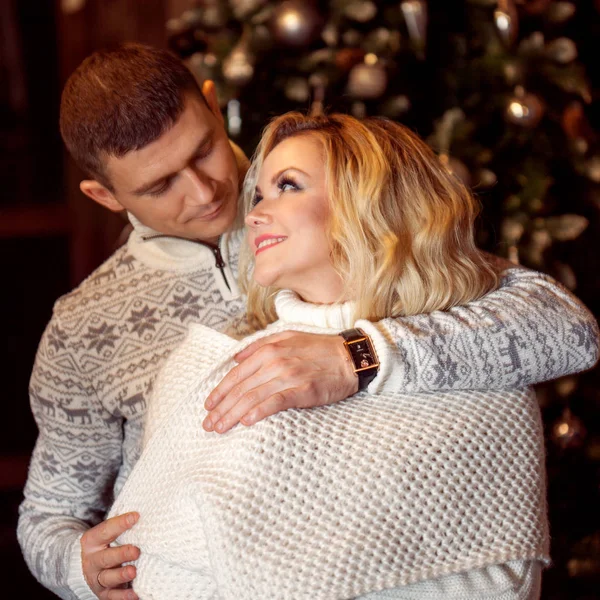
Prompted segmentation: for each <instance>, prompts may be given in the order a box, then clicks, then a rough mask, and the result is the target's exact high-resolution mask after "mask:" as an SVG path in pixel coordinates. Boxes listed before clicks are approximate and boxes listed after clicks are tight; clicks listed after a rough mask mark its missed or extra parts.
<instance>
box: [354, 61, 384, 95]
mask: <svg viewBox="0 0 600 600" xmlns="http://www.w3.org/2000/svg"><path fill="white" fill-rule="evenodd" d="M370 56H373V55H370V54H367V56H366V57H365V60H367V58H368V57H370ZM387 82H388V78H387V73H386V71H385V68H384V67H383V65H381V63H380V62H379V61H377V62H375V63H371V64H369V63H368V62H363V63H360V64H358V65H355V66H354V67H352V70H351V71H350V75H349V77H348V93H349V94H351V95H352V96H354V97H355V98H361V99H365V100H372V99H374V98H379V97H380V96H381V95H383V93H384V92H385V90H386V88H387Z"/></svg>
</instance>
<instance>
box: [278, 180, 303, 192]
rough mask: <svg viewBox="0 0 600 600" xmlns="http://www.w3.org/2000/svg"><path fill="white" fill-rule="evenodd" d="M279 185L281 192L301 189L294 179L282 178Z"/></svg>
mask: <svg viewBox="0 0 600 600" xmlns="http://www.w3.org/2000/svg"><path fill="white" fill-rule="evenodd" d="M277 187H278V188H279V191H281V192H289V191H290V190H299V189H300V186H299V185H298V184H297V183H296V182H295V181H294V180H292V179H282V180H281V181H280V182H279V183H278V184H277Z"/></svg>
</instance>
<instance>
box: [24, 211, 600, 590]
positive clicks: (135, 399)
mask: <svg viewBox="0 0 600 600" xmlns="http://www.w3.org/2000/svg"><path fill="white" fill-rule="evenodd" d="M135 226H136V231H135V232H134V234H132V237H131V239H130V241H129V243H128V245H127V246H126V247H124V248H122V249H120V250H119V251H117V252H116V253H115V254H114V255H113V256H112V257H111V258H109V260H108V261H107V262H106V263H104V264H103V265H102V266H101V267H100V268H99V269H97V270H96V271H95V272H94V273H93V274H92V275H91V276H90V277H89V278H88V279H87V280H86V281H85V282H83V283H82V284H81V286H79V287H78V288H77V289H76V290H74V291H73V292H71V293H70V294H68V295H67V296H65V297H63V298H61V299H60V300H59V301H58V302H57V303H56V305H55V308H54V313H53V316H52V319H51V321H50V323H49V324H48V326H47V328H46V331H45V333H44V335H43V337H42V340H41V342H40V346H39V349H38V354H37V358H36V363H35V366H34V369H33V373H32V378H31V385H30V397H31V405H32V411H33V414H34V416H35V419H36V421H37V424H38V427H39V430H40V434H39V438H38V441H37V444H36V447H35V449H34V452H33V456H32V460H31V466H30V471H29V477H28V481H27V485H26V488H25V500H24V502H23V504H22V505H21V509H20V519H19V528H18V537H19V542H20V544H21V547H22V549H23V553H24V556H25V559H26V561H27V564H28V565H29V568H30V569H31V571H32V572H33V574H34V575H35V576H36V578H37V579H38V580H39V581H40V582H41V583H42V584H43V585H45V586H46V587H48V588H49V589H51V590H53V591H54V592H55V593H56V594H58V595H59V596H61V597H62V598H76V597H78V596H77V594H76V593H75V592H74V591H73V587H72V585H73V584H71V586H70V585H69V582H68V580H69V560H70V557H71V556H72V555H75V556H76V555H77V544H78V539H79V536H80V535H81V533H82V532H84V531H85V530H86V529H87V528H88V527H90V525H93V524H95V523H98V522H99V521H100V520H102V519H103V518H104V516H105V513H106V511H107V509H108V507H109V506H110V504H111V502H112V499H113V498H114V496H115V493H117V492H118V491H119V489H120V488H121V487H122V485H123V482H124V480H125V479H126V477H127V475H128V473H129V472H130V471H131V468H132V466H133V464H134V463H135V461H136V460H137V458H138V455H139V447H140V441H141V423H142V418H143V415H144V413H145V411H146V409H147V406H146V402H147V398H148V395H149V393H150V390H151V388H152V385H153V382H154V379H155V377H156V374H157V373H158V370H159V368H160V367H161V365H162V364H163V362H164V361H165V359H166V357H167V356H168V355H169V354H170V352H171V351H172V350H173V348H174V347H175V346H176V345H177V344H178V343H179V342H180V341H181V340H182V339H183V337H184V336H185V333H186V332H187V329H188V327H189V324H190V323H202V324H204V325H207V326H209V327H212V328H214V329H217V330H221V331H222V330H224V329H226V328H227V327H228V324H230V323H231V322H236V323H240V322H241V323H242V324H243V320H242V321H240V319H239V317H240V313H241V311H242V310H243V300H242V299H241V298H240V297H238V296H237V288H236V287H235V285H232V282H231V281H228V283H229V284H230V285H232V288H233V292H232V291H231V290H229V288H227V286H226V285H225V284H224V280H223V275H222V273H221V272H220V271H219V269H217V268H216V267H215V261H214V256H213V255H212V253H211V252H210V250H208V249H207V248H204V247H202V246H198V245H195V244H193V243H191V242H188V241H185V240H163V239H160V238H158V239H153V240H150V241H143V238H144V236H148V235H150V236H151V234H152V232H149V231H147V230H145V228H143V227H140V225H139V224H138V223H135ZM239 242H240V236H239V235H238V236H234V237H233V238H232V240H231V242H230V243H229V242H228V243H227V244H225V247H224V248H223V250H224V258H225V261H226V262H227V263H228V267H227V269H226V271H227V273H229V278H230V279H231V280H233V279H234V276H235V275H236V269H237V252H238V245H239ZM472 306H473V305H469V306H467V307H463V308H461V309H453V310H452V311H449V312H448V313H433V314H432V315H427V316H423V317H417V318H410V319H399V320H397V321H395V322H394V321H393V320H390V319H386V320H385V321H382V322H381V323H380V324H379V325H377V326H376V325H372V326H371V325H370V326H371V328H372V332H370V333H372V335H373V337H374V339H375V344H376V348H377V352H378V353H379V354H380V355H381V356H384V355H388V359H389V360H388V364H387V365H386V363H385V361H384V362H383V363H382V372H381V374H380V375H379V376H378V377H376V378H375V380H374V382H373V383H372V384H371V386H373V389H375V387H378V388H379V389H386V388H387V387H388V386H391V387H392V388H393V387H394V386H396V385H397V383H396V376H394V377H391V376H390V375H391V374H392V372H393V373H394V374H397V373H400V374H401V375H399V376H400V377H401V378H402V380H401V383H400V384H399V387H397V388H396V389H400V390H403V389H406V390H407V391H411V392H412V391H435V390H444V389H465V388H473V389H485V388H488V389H502V388H504V387H507V386H513V385H515V381H516V380H518V381H520V382H521V383H522V384H523V385H525V384H532V383H536V382H538V381H541V380H544V379H547V378H552V377H558V376H560V375H564V374H567V373H572V372H576V371H579V370H582V369H585V368H589V367H591V366H592V365H593V364H594V363H595V361H596V359H597V353H598V331H597V325H596V322H595V320H594V318H593V317H592V315H591V314H590V313H589V312H588V311H587V310H586V309H585V307H583V306H582V305H581V303H579V302H578V301H577V300H576V299H575V298H574V297H573V296H572V295H571V294H569V293H568V292H566V291H565V290H564V289H563V288H561V287H560V286H558V285H557V284H556V283H554V282H553V281H552V280H551V279H549V278H547V277H546V276H544V275H541V274H539V273H534V272H530V271H525V270H521V269H511V270H509V271H507V273H506V274H505V277H504V278H503V280H502V284H501V287H500V289H499V290H497V291H496V292H494V293H492V294H489V295H488V296H487V297H486V298H484V299H482V300H480V301H479V302H478V303H477V306H476V307H473V308H471V307H472ZM542 341H543V343H542ZM473 348H476V350H473ZM483 357H488V358H483ZM482 361H483V365H484V366H483V368H482ZM370 389H371V388H370ZM71 575H73V574H71ZM79 582H80V583H81V574H79Z"/></svg>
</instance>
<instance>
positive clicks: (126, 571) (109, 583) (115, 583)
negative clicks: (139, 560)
mask: <svg viewBox="0 0 600 600" xmlns="http://www.w3.org/2000/svg"><path fill="white" fill-rule="evenodd" d="M135 575H136V569H135V567H134V566H133V565H126V566H124V567H118V568H116V569H103V570H102V571H100V573H98V578H97V581H98V584H99V585H101V586H102V587H103V588H116V587H119V586H120V585H123V584H124V583H129V582H130V581H133V580H134V579H135Z"/></svg>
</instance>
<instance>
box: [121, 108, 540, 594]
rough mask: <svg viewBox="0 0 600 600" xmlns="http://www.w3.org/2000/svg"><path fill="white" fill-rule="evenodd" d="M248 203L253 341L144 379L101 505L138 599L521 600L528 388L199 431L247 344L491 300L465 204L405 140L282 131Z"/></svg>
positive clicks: (531, 526)
mask: <svg viewBox="0 0 600 600" xmlns="http://www.w3.org/2000/svg"><path fill="white" fill-rule="evenodd" d="M244 199H245V200H244V201H245V203H246V206H247V208H248V214H247V216H246V224H247V226H248V230H249V231H248V247H249V248H248V250H249V252H248V257H247V260H246V265H248V266H250V267H253V268H252V271H253V272H252V280H251V281H247V282H246V287H247V290H248V301H249V313H250V314H251V315H252V319H251V321H252V324H253V325H254V326H255V328H257V329H258V328H262V327H267V328H266V329H265V330H264V331H260V332H258V333H256V334H255V335H253V336H250V337H249V338H246V339H245V340H243V341H242V342H237V341H236V340H234V339H233V338H230V337H228V336H225V335H223V334H219V333H216V332H214V331H212V330H210V329H208V328H205V327H202V326H197V327H195V328H193V329H191V331H190V334H189V337H188V339H187V341H186V342H185V343H184V344H183V345H182V346H181V347H180V348H179V349H178V350H176V351H175V352H174V354H173V355H172V356H171V357H170V359H169V361H168V363H167V365H166V366H165V368H164V370H163V372H162V373H161V375H160V376H159V379H158V381H157V385H156V390H155V394H156V398H158V400H157V401H154V402H152V403H151V405H150V406H151V408H150V412H149V414H148V424H147V432H146V436H145V447H144V451H143V454H142V457H141V458H140V461H139V462H138V464H137V466H136V468H135V469H134V471H133V473H132V474H131V476H130V478H129V479H128V481H127V483H126V484H125V486H124V488H123V491H122V493H121V495H120V496H119V498H118V499H117V501H116V503H115V505H114V506H113V509H112V513H113V514H121V513H124V512H126V511H128V510H138V511H139V512H140V514H141V515H142V517H141V519H140V521H139V523H138V524H137V525H136V527H135V528H134V529H133V530H131V531H129V532H127V533H126V534H125V535H124V536H123V537H122V539H121V540H120V542H122V543H133V544H135V545H137V546H139V547H140V548H141V550H142V554H141V557H140V559H139V561H138V562H137V567H138V572H137V577H136V579H135V580H134V590H135V591H136V592H137V593H138V595H139V596H140V597H141V598H143V599H144V600H149V599H154V598H169V597H177V598H185V597H189V598H248V599H253V600H257V599H260V600H263V599H271V598H272V599H282V598H290V599H291V598H293V599H296V598H298V599H300V598H302V599H304V598H307V599H309V598H310V599H316V598H323V599H338V598H340V599H341V598H357V597H361V598H362V597H364V598H369V600H371V599H376V598H377V599H380V598H381V599H383V598H397V599H400V598H422V597H426V598H430V599H433V598H447V597H452V596H453V595H454V596H455V597H461V598H468V599H471V598H473V599H474V598H483V597H494V598H495V599H497V600H500V599H501V600H509V599H510V600H515V599H530V598H537V597H538V596H539V580H540V569H541V565H542V564H543V563H546V562H547V561H548V529H547V521H546V506H545V486H544V464H543V461H544V454H543V436H542V428H541V422H540V415H539V409H538V407H537V403H536V401H535V397H534V396H533V394H532V393H531V391H529V390H519V389H514V390H505V391H503V392H501V393H499V392H486V393H481V392H454V393H438V394H412V395H406V394H399V393H397V394H389V393H387V394H378V395H371V396H369V395H366V394H364V393H360V394H357V395H356V396H354V397H352V398H351V399H349V400H347V401H345V402H342V403H339V404H336V405H331V406H322V407H318V408H314V409H311V410H307V411H301V410H290V411H287V412H284V413H279V414H278V415H276V416H274V417H272V418H270V419H267V420H266V421H262V422H260V423H258V424H256V425H254V426H253V427H249V428H243V427H236V428H234V429H233V430H232V431H231V432H229V433H228V434H226V435H223V436H217V435H215V434H212V433H209V432H206V431H204V430H203V429H202V427H201V424H202V421H203V419H204V417H205V416H206V411H205V410H204V408H203V406H202V403H203V401H204V399H205V398H206V395H207V394H208V392H210V390H211V389H212V388H213V387H214V385H215V384H216V383H217V382H218V381H219V380H220V379H221V378H222V376H223V375H224V374H225V373H227V372H228V371H229V370H230V369H231V368H232V366H233V365H234V362H233V360H232V357H233V356H234V355H235V354H236V353H237V352H239V351H240V350H241V349H242V348H243V347H245V346H247V345H248V344H250V343H251V342H252V341H254V340H255V339H257V338H258V337H261V336H264V335H267V334H270V333H273V332H277V331H281V330H284V329H290V328H292V329H297V330H300V331H309V332H310V331H314V332H321V333H322V332H325V331H331V330H335V331H340V330H343V329H345V328H347V327H348V326H349V324H353V323H354V322H355V318H362V319H371V320H372V319H380V318H382V317H385V316H390V315H406V316H409V315H414V314H419V313H422V312H428V311H434V310H443V309H447V308H449V307H452V306H455V305H458V304H462V303H465V302H469V301H472V300H474V299H476V298H478V297H480V296H482V295H483V294H485V293H486V292H487V291H489V290H491V289H493V287H494V286H495V284H496V281H495V275H494V272H493V271H492V269H491V268H490V267H489V265H488V264H487V262H486V260H485V259H484V257H483V256H482V255H481V254H480V253H479V252H478V251H477V249H476V248H475V245H474V242H473V220H474V217H475V214H476V206H475V203H474V201H473V199H472V198H471V196H470V195H469V194H468V192H467V191H466V190H465V189H464V188H463V187H462V186H461V185H460V184H459V183H458V182H457V181H456V180H455V179H454V178H453V177H452V176H451V175H449V174H448V173H447V172H446V171H445V170H444V169H443V167H442V166H441V165H440V164H439V163H438V161H437V159H436V157H435V156H434V155H433V153H432V152H431V151H430V150H429V149H428V148H427V146H426V145H425V144H424V143H423V142H422V141H421V140H419V138H417V137H416V136H415V135H413V134H412V133H410V132H409V131H408V130H406V129H405V128H403V127H402V126H400V125H397V124H394V123H391V122H388V121H382V120H370V121H367V122H364V123H360V122H358V121H356V120H355V119H352V118H351V117H346V116H342V115H337V116H336V115H333V116H330V117H317V118H309V117H303V116H301V115H299V114H288V115H284V116H282V117H280V118H278V119H276V120H275V121H274V122H273V123H272V124H271V125H270V126H269V127H268V128H267V130H266V132H265V135H264V137H263V140H262V141H261V144H260V146H259V148H258V150H257V154H256V158H255V162H254V164H253V167H252V168H251V170H250V172H249V174H248V176H247V178H246V182H245V185H244ZM243 271H244V270H243ZM245 272H248V271H247V270H246V271H245ZM276 319H278V320H276ZM359 326H360V321H359ZM198 364H205V365H206V368H205V369H204V372H203V374H202V377H201V378H198V377H197V376H194V375H192V373H194V368H192V367H193V366H194V365H196V366H197V365H198Z"/></svg>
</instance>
